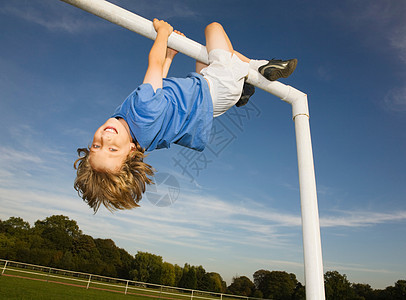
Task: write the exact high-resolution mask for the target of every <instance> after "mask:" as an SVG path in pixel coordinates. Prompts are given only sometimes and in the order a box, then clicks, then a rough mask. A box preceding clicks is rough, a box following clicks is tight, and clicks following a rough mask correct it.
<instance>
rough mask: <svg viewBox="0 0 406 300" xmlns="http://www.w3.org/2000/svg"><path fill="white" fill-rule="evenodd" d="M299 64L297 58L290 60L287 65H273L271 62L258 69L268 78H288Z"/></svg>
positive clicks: (273, 79) (272, 79)
mask: <svg viewBox="0 0 406 300" xmlns="http://www.w3.org/2000/svg"><path fill="white" fill-rule="evenodd" d="M296 66H297V59H296V58H295V59H291V60H289V62H288V64H287V66H286V67H283V66H280V65H278V64H275V65H272V64H271V63H269V64H267V65H265V66H262V67H260V68H259V69H258V71H259V73H261V74H262V75H263V76H264V77H265V78H266V79H268V80H271V81H275V80H278V79H279V78H287V77H289V76H290V75H291V74H292V73H293V71H294V70H295V69H296Z"/></svg>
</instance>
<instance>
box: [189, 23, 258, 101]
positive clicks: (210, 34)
mask: <svg viewBox="0 0 406 300" xmlns="http://www.w3.org/2000/svg"><path fill="white" fill-rule="evenodd" d="M204 33H205V37H206V49H207V53H209V52H210V51H211V50H214V49H223V50H226V51H228V52H230V54H231V55H232V54H235V55H236V56H237V57H238V58H239V59H240V60H241V61H243V62H246V63H249V62H250V59H249V58H247V57H246V56H244V55H242V54H241V53H239V52H237V51H235V50H234V49H233V45H232V43H231V41H230V39H229V37H228V35H227V33H226V32H225V30H224V28H223V26H222V25H221V24H219V23H216V22H214V23H211V24H210V25H208V26H207V27H206V29H205V31H204ZM196 68H197V65H196ZM254 92H255V88H254V86H253V85H250V84H248V83H246V82H244V87H243V89H242V92H241V97H240V100H238V102H237V103H236V105H237V106H238V107H239V106H243V105H245V104H247V102H248V99H249V98H250V97H251V96H252V95H253V94H254Z"/></svg>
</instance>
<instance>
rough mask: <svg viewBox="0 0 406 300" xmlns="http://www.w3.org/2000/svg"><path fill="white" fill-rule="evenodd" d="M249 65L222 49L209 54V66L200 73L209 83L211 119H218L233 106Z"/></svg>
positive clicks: (238, 95)
mask: <svg viewBox="0 0 406 300" xmlns="http://www.w3.org/2000/svg"><path fill="white" fill-rule="evenodd" d="M248 71H249V64H248V63H246V62H243V61H242V60H240V59H239V58H238V57H237V56H236V55H234V54H231V53H230V52H229V51H226V50H223V49H213V50H211V51H210V53H209V66H208V67H206V68H204V69H202V70H201V71H200V73H201V74H202V75H203V77H204V78H205V79H206V80H207V81H208V82H209V86H210V94H211V98H212V100H213V117H218V116H220V115H222V114H223V113H225V112H226V111H227V110H228V109H229V108H231V107H232V106H233V105H235V104H236V103H237V102H238V100H239V99H240V97H241V92H242V88H243V86H244V79H245V77H246V76H247V75H248Z"/></svg>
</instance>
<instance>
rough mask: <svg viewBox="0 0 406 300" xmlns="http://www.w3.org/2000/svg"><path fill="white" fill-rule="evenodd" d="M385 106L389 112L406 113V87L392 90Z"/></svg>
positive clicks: (388, 94)
mask: <svg viewBox="0 0 406 300" xmlns="http://www.w3.org/2000/svg"><path fill="white" fill-rule="evenodd" d="M405 51H406V48H405ZM384 104H385V108H386V109H388V110H391V111H397V112H406V86H404V87H402V88H393V89H391V90H390V91H389V92H388V93H387V94H386V96H385V98H384Z"/></svg>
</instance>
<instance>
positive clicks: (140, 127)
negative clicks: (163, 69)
mask: <svg viewBox="0 0 406 300" xmlns="http://www.w3.org/2000/svg"><path fill="white" fill-rule="evenodd" d="M113 117H114V118H123V119H124V120H125V121H126V122H127V124H128V126H129V127H130V132H131V136H132V137H133V139H134V140H136V141H137V142H138V143H139V144H140V145H141V147H143V148H145V150H147V151H151V150H154V149H160V148H169V147H170V144H171V143H176V144H179V145H181V146H185V147H188V148H192V149H195V150H198V151H203V149H204V147H205V146H206V144H207V141H208V139H209V135H210V131H211V127H212V123H213V103H212V100H211V95H210V89H209V86H208V84H207V81H206V80H205V79H204V78H203V76H201V75H200V74H197V73H190V74H189V75H188V76H187V77H186V78H164V79H163V87H162V89H157V91H156V92H154V89H153V88H152V86H151V84H149V83H145V84H142V85H140V86H139V87H138V88H137V89H136V90H135V91H133V92H132V93H131V94H130V95H129V96H128V97H127V99H126V100H124V102H123V103H122V104H121V105H120V106H119V107H118V108H117V109H116V111H115V112H114V114H113Z"/></svg>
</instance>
